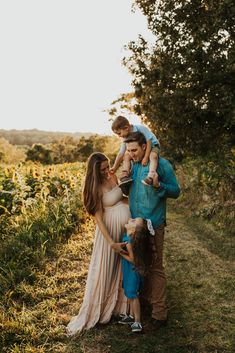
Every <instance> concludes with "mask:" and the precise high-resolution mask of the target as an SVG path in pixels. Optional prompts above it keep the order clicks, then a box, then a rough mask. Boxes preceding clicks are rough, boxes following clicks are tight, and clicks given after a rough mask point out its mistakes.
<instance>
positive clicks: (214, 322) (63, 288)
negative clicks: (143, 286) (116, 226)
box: [0, 212, 235, 353]
mask: <svg viewBox="0 0 235 353" xmlns="http://www.w3.org/2000/svg"><path fill="white" fill-rule="evenodd" d="M93 232H94V227H93V224H92V222H90V223H87V225H86V228H85V229H83V230H82V231H81V233H79V234H77V235H74V236H73V237H72V238H71V239H70V240H69V242H68V244H61V245H60V246H59V247H58V251H57V253H56V255H55V258H54V259H53V260H50V261H49V260H47V261H46V262H45V264H44V270H43V271H39V270H35V273H34V275H35V276H36V278H37V280H36V281H35V283H34V284H33V285H30V284H29V283H24V282H21V283H20V284H19V285H17V287H16V288H15V289H14V290H13V291H9V292H7V294H6V296H5V297H4V298H2V301H1V307H0V310H1V311H0V315H1V316H0V325H2V327H0V328H1V333H0V338H1V341H0V352H3V353H18V352H20V353H24V352H25V353H111V352H112V353H132V352H135V353H157V352H159V353H232V352H233V347H234V343H235V342H234V341H233V336H234V324H235V310H234V309H235V308H234V260H233V256H232V250H231V246H232V238H231V236H230V237H228V236H226V235H225V234H223V236H222V235H221V233H218V232H216V231H215V230H213V229H212V228H211V225H209V224H207V223H206V222H204V221H201V220H199V219H194V218H186V217H185V216H183V215H179V214H176V213H173V212H171V213H170V214H169V220H168V227H167V231H166V240H165V267H166V273H167V279H168V287H167V288H168V306H169V324H168V326H167V327H166V328H163V329H161V330H159V331H156V330H155V329H154V328H153V327H152V326H151V323H150V320H149V312H148V310H145V311H144V312H143V324H144V331H143V333H141V334H132V333H131V332H130V329H129V327H126V326H122V325H118V324H117V323H116V322H115V320H113V321H112V322H111V323H109V324H107V325H97V326H96V327H95V328H93V329H91V330H89V331H85V332H83V333H82V334H81V335H80V336H78V337H74V338H68V337H67V336H66V332H65V327H66V325H67V323H68V321H69V319H70V317H71V316H73V315H74V314H76V313H77V312H78V310H79V307H80V305H81V302H82V297H83V290H84V285H85V280H86V274H87V267H88V263H89V258H90V253H91V246H92V239H93Z"/></svg>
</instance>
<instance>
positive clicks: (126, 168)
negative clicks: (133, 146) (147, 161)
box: [122, 152, 131, 177]
mask: <svg viewBox="0 0 235 353" xmlns="http://www.w3.org/2000/svg"><path fill="white" fill-rule="evenodd" d="M130 170H131V156H130V155H129V153H128V152H126V153H125V154H124V156H123V164H122V177H129V175H130Z"/></svg>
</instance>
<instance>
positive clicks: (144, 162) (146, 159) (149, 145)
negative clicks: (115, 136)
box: [141, 140, 152, 165]
mask: <svg viewBox="0 0 235 353" xmlns="http://www.w3.org/2000/svg"><path fill="white" fill-rule="evenodd" d="M151 149H152V142H151V140H147V143H146V150H145V154H144V158H143V159H142V162H141V164H142V165H147V164H148V162H149V156H150V152H151Z"/></svg>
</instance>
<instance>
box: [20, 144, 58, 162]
mask: <svg viewBox="0 0 235 353" xmlns="http://www.w3.org/2000/svg"><path fill="white" fill-rule="evenodd" d="M26 160H29V161H33V162H40V163H43V164H51V163H52V159H51V150H49V149H47V148H46V147H45V146H43V145H41V144H35V145H33V146H32V148H29V149H28V150H27V152H26Z"/></svg>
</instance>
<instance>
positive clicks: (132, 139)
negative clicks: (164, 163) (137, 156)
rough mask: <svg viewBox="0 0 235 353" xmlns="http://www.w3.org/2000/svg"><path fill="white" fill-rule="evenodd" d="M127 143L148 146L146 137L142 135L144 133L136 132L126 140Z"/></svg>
mask: <svg viewBox="0 0 235 353" xmlns="http://www.w3.org/2000/svg"><path fill="white" fill-rule="evenodd" d="M124 142H125V143H129V142H137V143H138V145H139V146H143V145H146V143H147V141H146V138H145V136H144V135H143V134H142V132H139V131H136V132H131V133H130V134H129V135H128V136H127V138H125V140H124Z"/></svg>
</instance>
